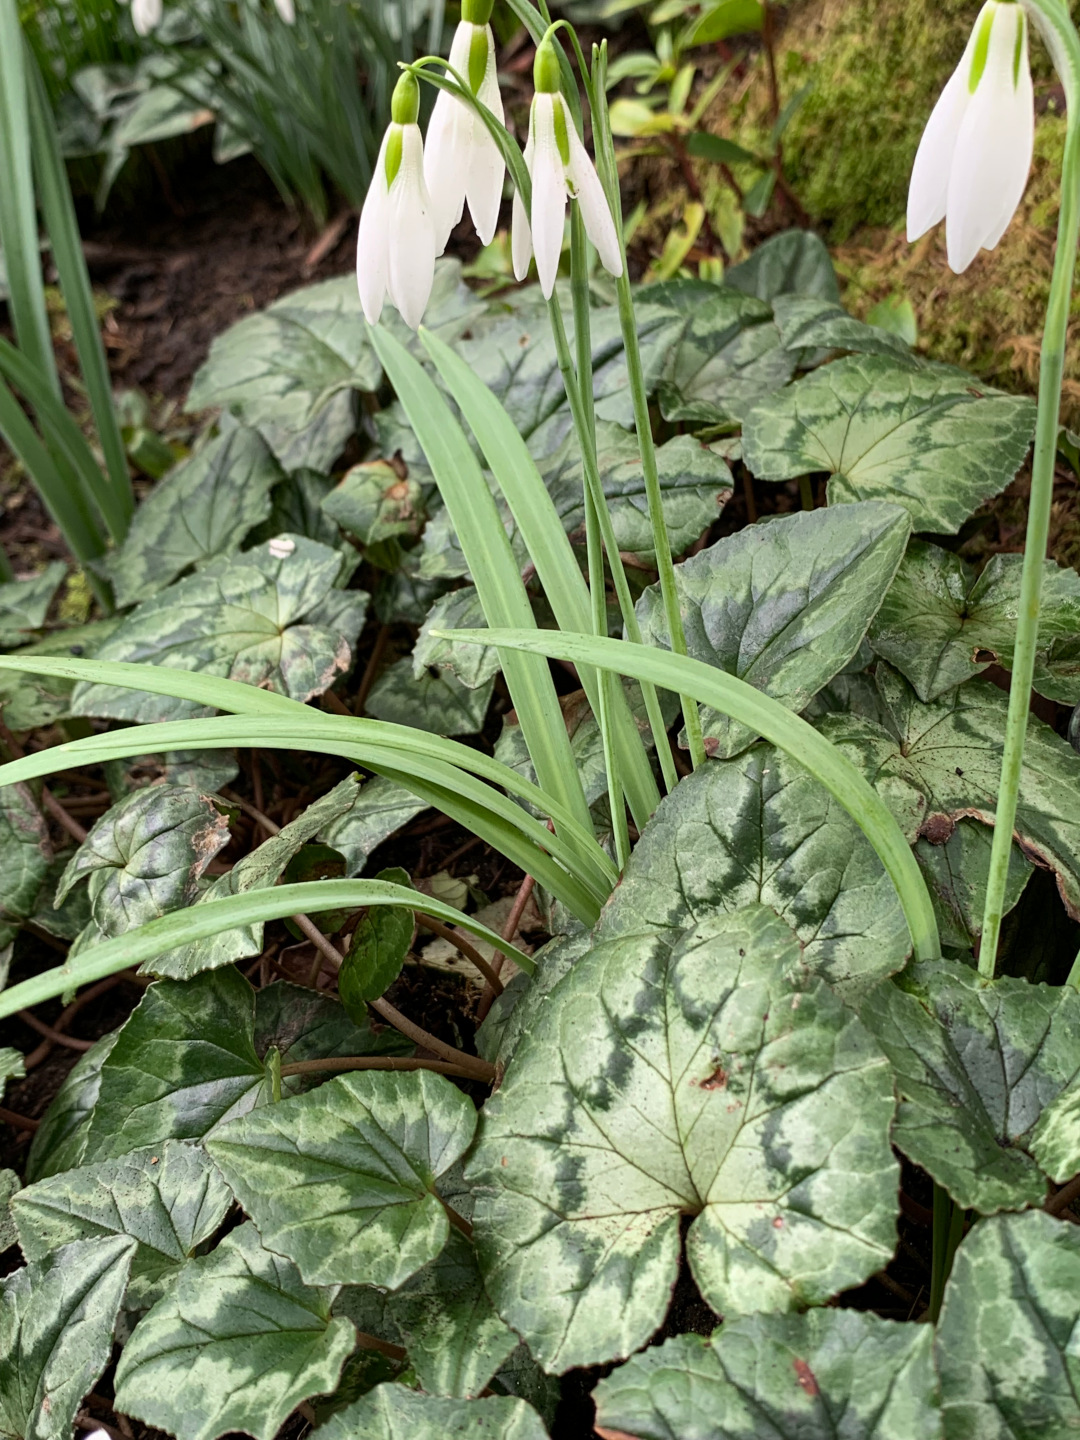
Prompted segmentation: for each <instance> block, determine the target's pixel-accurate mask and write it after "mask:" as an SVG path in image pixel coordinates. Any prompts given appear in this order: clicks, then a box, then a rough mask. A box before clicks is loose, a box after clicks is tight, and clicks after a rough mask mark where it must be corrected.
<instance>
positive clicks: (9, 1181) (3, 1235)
mask: <svg viewBox="0 0 1080 1440" xmlns="http://www.w3.org/2000/svg"><path fill="white" fill-rule="evenodd" d="M18 1193H19V1177H18V1176H17V1175H16V1174H15V1171H14V1170H0V1255H2V1254H3V1253H4V1251H5V1250H8V1249H10V1248H11V1246H12V1245H15V1244H17V1243H18V1239H19V1232H18V1231H17V1230H16V1229H15V1221H14V1220H13V1219H12V1217H11V1201H12V1199H13V1197H14V1196H16V1195H17V1194H18Z"/></svg>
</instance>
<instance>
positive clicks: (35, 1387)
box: [0, 1235, 135, 1440]
mask: <svg viewBox="0 0 1080 1440" xmlns="http://www.w3.org/2000/svg"><path fill="white" fill-rule="evenodd" d="M134 1250H135V1242H134V1241H133V1240H130V1239H128V1237H127V1236H126V1235H115V1236H111V1237H109V1238H108V1239H102V1240H77V1241H75V1243H74V1244H72V1245H65V1246H63V1248H62V1249H60V1250H56V1251H54V1252H53V1254H51V1255H49V1256H48V1257H47V1258H46V1259H44V1260H42V1261H41V1262H40V1263H38V1264H31V1265H27V1266H25V1267H24V1268H23V1269H21V1270H16V1271H15V1272H14V1274H11V1275H9V1276H8V1277H7V1278H6V1279H5V1280H2V1281H0V1297H2V1299H0V1435H4V1436H13V1437H16V1440H69V1437H70V1435H71V1433H72V1428H73V1425H74V1421H75V1414H76V1411H77V1410H78V1408H79V1406H80V1405H81V1404H82V1400H83V1397H84V1396H85V1395H86V1394H87V1392H88V1391H90V1390H92V1389H93V1388H94V1384H95V1382H96V1380H97V1379H98V1376H99V1375H100V1374H101V1372H102V1371H103V1370H104V1369H105V1366H106V1364H107V1363H108V1359H109V1355H110V1353H111V1351H112V1343H113V1325H114V1324H115V1322H116V1314H117V1311H118V1310H119V1308H120V1301H121V1299H122V1298H123V1294H124V1287H125V1285H126V1284H127V1278H128V1270H129V1268H130V1266H131V1257H132V1254H133V1252H134Z"/></svg>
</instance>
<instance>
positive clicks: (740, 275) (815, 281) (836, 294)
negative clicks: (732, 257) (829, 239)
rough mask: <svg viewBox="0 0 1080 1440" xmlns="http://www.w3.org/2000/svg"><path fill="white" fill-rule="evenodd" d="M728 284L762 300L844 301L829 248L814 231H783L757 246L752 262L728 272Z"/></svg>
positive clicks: (732, 268) (748, 260)
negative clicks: (781, 297) (806, 297)
mask: <svg viewBox="0 0 1080 1440" xmlns="http://www.w3.org/2000/svg"><path fill="white" fill-rule="evenodd" d="M724 283H725V284H726V285H733V286H734V287H735V289H736V290H742V291H744V292H745V293H746V294H747V295H756V296H757V298H758V299H759V300H769V301H772V300H775V299H776V297H777V296H778V295H809V296H814V297H816V298H817V299H821V300H831V301H832V302H833V304H836V303H837V302H838V301H839V299H840V285H839V283H838V281H837V279H836V271H835V270H834V269H833V263H832V256H831V255H830V254H829V248H828V246H827V245H826V244H825V242H824V240H822V238H821V236H820V235H815V234H814V232H813V231H812V230H782V231H781V232H780V234H779V235H773V236H772V237H771V238H770V239H768V240H766V241H765V242H764V243H763V244H761V245H755V246H754V249H753V251H752V252H751V254H750V257H749V259H747V260H744V261H743V262H742V263H741V264H739V265H733V266H732V267H731V269H730V270H728V272H727V273H726V275H725V276H724Z"/></svg>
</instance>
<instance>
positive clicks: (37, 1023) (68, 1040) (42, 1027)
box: [15, 1010, 94, 1050]
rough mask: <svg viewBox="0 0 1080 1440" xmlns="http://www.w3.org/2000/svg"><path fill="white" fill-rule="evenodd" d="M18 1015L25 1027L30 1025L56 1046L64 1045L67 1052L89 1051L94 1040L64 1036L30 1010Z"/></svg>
mask: <svg viewBox="0 0 1080 1440" xmlns="http://www.w3.org/2000/svg"><path fill="white" fill-rule="evenodd" d="M15 1013H16V1015H17V1016H18V1017H19V1019H20V1020H21V1021H22V1022H23V1024H24V1025H29V1026H30V1029H31V1030H36V1031H37V1033H38V1034H39V1035H44V1036H45V1038H46V1040H51V1041H52V1043H53V1044H54V1045H63V1046H64V1048H65V1049H67V1050H89V1049H90V1048H91V1046H92V1045H93V1043H94V1042H93V1040H76V1039H75V1037H74V1036H73V1035H62V1034H61V1033H60V1031H59V1030H54V1029H53V1027H52V1026H51V1025H46V1024H45V1021H44V1020H39V1019H38V1018H37V1016H36V1015H34V1014H32V1013H31V1011H29V1010H16V1012H15Z"/></svg>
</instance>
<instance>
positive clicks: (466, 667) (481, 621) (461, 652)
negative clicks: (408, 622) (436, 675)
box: [412, 585, 499, 690]
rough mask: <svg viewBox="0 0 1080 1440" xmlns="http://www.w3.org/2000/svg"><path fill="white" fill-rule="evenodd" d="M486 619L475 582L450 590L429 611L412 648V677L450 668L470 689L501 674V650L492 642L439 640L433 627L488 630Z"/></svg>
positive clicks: (420, 677)
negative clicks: (472, 642)
mask: <svg viewBox="0 0 1080 1440" xmlns="http://www.w3.org/2000/svg"><path fill="white" fill-rule="evenodd" d="M486 628H487V619H486V617H485V615H484V607H483V606H482V605H481V604H480V597H479V596H478V595H477V593H476V588H475V586H473V585H466V586H464V588H463V589H461V590H451V592H450V593H449V594H448V595H443V596H442V597H441V598H440V599H438V600H436V601H435V604H434V605H433V606H432V607H431V609H430V610H429V611H428V613H427V616H426V618H425V620H424V623H423V625H422V626H421V627H420V634H419V635H418V637H417V640H416V645H415V646H414V648H413V654H412V667H413V679H414V680H421V679H423V678H424V676H425V673H426V671H427V670H428V668H429V667H434V668H436V669H442V670H449V671H450V672H451V673H452V674H453V675H454V677H455V678H456V679H457V680H459V681H460V682H461V684H462V685H464V686H465V687H466V689H469V690H478V689H479V688H480V687H481V686H482V685H486V684H487V683H488V682H489V681H490V680H492V679H494V677H495V676H496V675H497V674H498V673H499V652H498V651H497V650H496V649H495V648H494V646H492V645H470V644H468V643H465V642H461V641H455V640H443V639H437V638H435V637H434V636H433V635H432V634H431V631H432V630H485V629H486Z"/></svg>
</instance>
